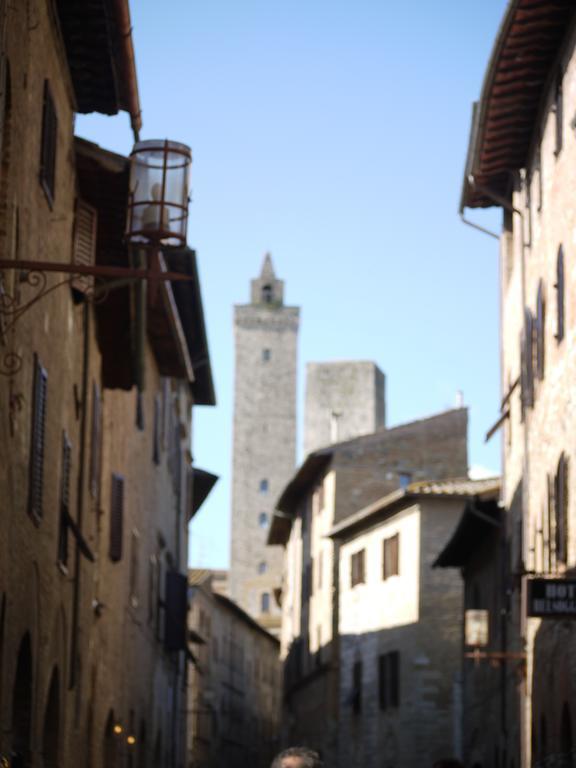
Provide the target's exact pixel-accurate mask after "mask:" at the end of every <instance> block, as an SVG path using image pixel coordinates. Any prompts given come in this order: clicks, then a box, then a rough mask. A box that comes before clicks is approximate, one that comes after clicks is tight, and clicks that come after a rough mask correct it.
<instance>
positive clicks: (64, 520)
mask: <svg viewBox="0 0 576 768" xmlns="http://www.w3.org/2000/svg"><path fill="white" fill-rule="evenodd" d="M71 470H72V444H71V443H70V440H69V439H68V436H67V435H66V432H64V433H63V434H62V467H61V477H60V526H59V531H58V560H59V562H60V563H62V564H63V565H66V564H67V563H68V517H69V515H70V475H71Z"/></svg>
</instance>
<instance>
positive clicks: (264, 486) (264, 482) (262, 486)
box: [260, 479, 268, 493]
mask: <svg viewBox="0 0 576 768" xmlns="http://www.w3.org/2000/svg"><path fill="white" fill-rule="evenodd" d="M260 493H268V480H266V479H264V480H260Z"/></svg>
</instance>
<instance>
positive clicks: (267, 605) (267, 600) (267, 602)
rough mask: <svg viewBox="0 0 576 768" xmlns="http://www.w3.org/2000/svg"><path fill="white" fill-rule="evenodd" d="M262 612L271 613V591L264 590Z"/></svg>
mask: <svg viewBox="0 0 576 768" xmlns="http://www.w3.org/2000/svg"><path fill="white" fill-rule="evenodd" d="M260 612H261V613H270V593H269V592H263V593H262V595H261V597H260Z"/></svg>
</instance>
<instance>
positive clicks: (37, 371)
mask: <svg viewBox="0 0 576 768" xmlns="http://www.w3.org/2000/svg"><path fill="white" fill-rule="evenodd" d="M47 387H48V374H47V373H46V371H45V370H44V368H42V366H41V365H40V362H39V360H38V357H37V356H36V355H34V388H33V412H32V435H31V445H30V487H29V494H28V511H29V513H30V514H31V515H32V516H33V517H35V518H38V519H40V518H41V517H42V513H43V507H42V501H43V493H44V440H45V431H46V394H47Z"/></svg>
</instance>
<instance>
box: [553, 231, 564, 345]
mask: <svg viewBox="0 0 576 768" xmlns="http://www.w3.org/2000/svg"><path fill="white" fill-rule="evenodd" d="M554 288H555V289H556V334H555V337H556V341H558V342H560V341H562V339H563V338H564V248H563V247H562V246H560V248H558V256H557V257H556V284H555V285H554Z"/></svg>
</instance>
